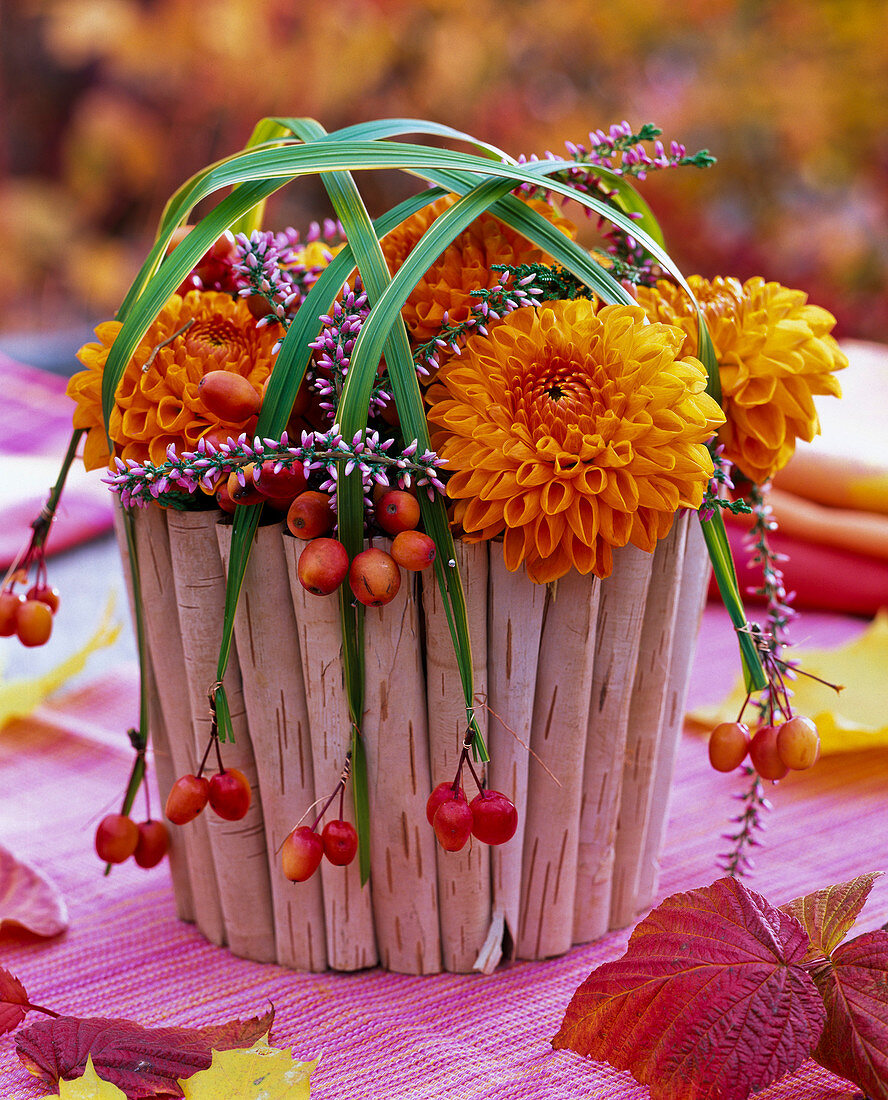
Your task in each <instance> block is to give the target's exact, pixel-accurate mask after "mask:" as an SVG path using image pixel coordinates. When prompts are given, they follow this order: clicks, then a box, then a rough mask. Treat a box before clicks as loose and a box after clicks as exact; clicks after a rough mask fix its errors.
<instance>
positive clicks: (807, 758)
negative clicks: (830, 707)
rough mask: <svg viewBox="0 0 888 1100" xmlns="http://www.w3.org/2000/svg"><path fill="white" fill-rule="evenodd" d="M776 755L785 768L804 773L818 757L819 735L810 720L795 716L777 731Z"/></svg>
mask: <svg viewBox="0 0 888 1100" xmlns="http://www.w3.org/2000/svg"><path fill="white" fill-rule="evenodd" d="M777 753H778V755H779V757H780V759H781V760H782V761H783V763H784V764H785V765H786V766H787V768H791V769H792V770H793V771H805V769H806V768H810V767H811V766H812V765H814V764H816V763H817V760H818V758H819V757H820V735H819V734H818V732H817V727H816V726H815V725H814V723H813V722H812V721H811V719H810V718H805V717H804V716H803V715H801V714H796V715H795V716H794V717H793V718H790V719H789V720H788V721H786V722H784V723H783V725H782V726H780V727H778V729H777Z"/></svg>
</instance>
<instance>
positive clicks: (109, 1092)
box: [41, 1055, 307, 1100]
mask: <svg viewBox="0 0 888 1100" xmlns="http://www.w3.org/2000/svg"><path fill="white" fill-rule="evenodd" d="M306 1095H307V1094H306ZM41 1100H126V1093H125V1092H121V1091H120V1089H119V1088H118V1087H117V1085H112V1084H111V1082H110V1081H103V1080H102V1078H101V1077H99V1075H98V1074H97V1073H96V1070H95V1066H94V1065H93V1061H92V1055H89V1056H87V1059H86V1069H85V1070H84V1072H83V1076H82V1077H77V1078H75V1080H73V1081H59V1091H58V1092H57V1093H53V1095H52V1096H43V1097H41Z"/></svg>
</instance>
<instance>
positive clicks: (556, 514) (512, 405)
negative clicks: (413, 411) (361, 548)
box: [428, 300, 724, 583]
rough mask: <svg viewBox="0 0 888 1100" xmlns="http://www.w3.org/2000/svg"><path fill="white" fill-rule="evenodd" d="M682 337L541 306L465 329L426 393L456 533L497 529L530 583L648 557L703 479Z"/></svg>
mask: <svg viewBox="0 0 888 1100" xmlns="http://www.w3.org/2000/svg"><path fill="white" fill-rule="evenodd" d="M682 342H683V334H682V332H681V331H680V330H679V329H675V328H671V327H669V326H668V325H661V324H646V323H645V317H644V311H643V310H642V309H641V308H640V307H639V306H605V307H604V308H603V309H600V310H598V311H597V312H596V306H595V305H594V304H593V303H592V302H590V301H588V300H578V301H574V302H548V303H546V304H545V305H543V306H540V307H539V308H534V307H528V308H525V309H518V310H515V311H514V312H513V313H510V314H508V315H507V316H506V317H505V318H504V319H503V320H502V322H501V323H500V324H498V325H497V326H496V327H495V328H492V329H491V330H490V334H489V335H488V336H486V337H484V336H480V335H479V336H474V337H472V339H470V340H469V341H468V343H467V345H466V349H465V352H464V353H463V355H462V357H461V358H459V359H453V360H451V361H450V362H449V363H448V364H446V365H445V366H443V367H442V368H441V370H440V371H439V373H438V378H437V382H436V384H435V385H433V386H432V387H431V389H430V390H429V401H430V405H431V407H430V410H429V414H428V418H429V421H430V422H431V423H433V424H435V425H438V427H439V429H440V430H438V431H436V432H435V434H434V436H433V446H434V447H435V449H436V450H437V451H438V453H439V455H440V456H441V457H442V458H444V459H445V460H446V465H445V467H444V469H445V470H451V471H453V473H452V475H451V477H450V479H449V480H448V482H447V493H448V496H450V497H452V498H453V499H455V500H456V501H457V505H456V508H455V518H456V519H457V521H458V522H459V523H460V524H461V525H462V527H463V529H464V530H465V532H466V535H467V537H468V538H469V539H474V540H477V539H490V538H494V537H496V536H498V535H503V540H504V542H503V553H504V558H505V562H506V565H507V567H508V568H509V569H511V570H513V571H514V570H517V569H518V568H519V566H520V565H521V563H522V562H524V563H525V565H526V568H527V573H528V576H530V578H531V579H532V580H534V581H537V582H540V583H542V582H544V581H552V580H555V579H556V578H558V577H561V576H563V575H564V574H565V573H566V572H567V571H568V570H569V569H571V568H572V567H573V568H575V569H577V570H579V572H581V573H589V572H592V573H595V575H596V576H599V577H606V576H607V575H608V574H609V573H610V572H611V569H612V556H611V548H612V547H614V546H625V545H626V543H628V542H631V543H633V544H634V545H636V546H638V547H640V548H641V549H643V550H646V551H649V552H650V551H652V550H653V549H654V546H655V545H656V542H657V540H658V539H661V538H663V536H664V535H666V534H667V533H668V532H669V529H670V527H671V526H672V519H673V516H674V514H675V511H676V510H677V509H678V508H682V507H687V508H697V507H699V505H700V502H701V499H702V496H703V492H704V490H705V488H706V486H707V484H708V481H709V478H710V476H711V473H712V461H711V458H710V455H709V452H708V450H707V449H706V447H705V446H704V441H705V440H707V439H708V438H709V437H710V436H711V435H712V433H713V432H714V430H715V429H716V428H717V427H718V425H719V424H721V423H722V422H723V420H724V417H723V416H722V414H721V411H720V409H719V407H718V405H717V404H716V403H715V402H714V401H713V400H712V398H711V397H709V395H708V394H707V393H706V392H705V385H706V376H705V372H704V370H703V366H702V364H701V363H699V362H698V361H697V360H696V359H694V358H691V357H686V358H679V356H680V354H681V352H680V349H681V346H682Z"/></svg>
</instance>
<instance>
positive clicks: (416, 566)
mask: <svg viewBox="0 0 888 1100" xmlns="http://www.w3.org/2000/svg"><path fill="white" fill-rule="evenodd" d="M437 552H438V551H437V548H436V546H435V543H434V541H433V540H432V539H431V538H429V536H428V535H426V534H424V533H423V532H422V531H401V532H399V534H397V535H395V537H394V539H393V540H392V550H391V554H392V557H393V558H394V559H395V561H396V562H397V563H398V565H400V566H401V568H402V569H409V570H410V571H411V572H414V573H417V572H419V570H421V569H427V568H428V567H429V566H430V565H431V564H432V562H433V561H434V560H435V555H436V554H437Z"/></svg>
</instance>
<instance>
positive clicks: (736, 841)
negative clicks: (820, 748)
mask: <svg viewBox="0 0 888 1100" xmlns="http://www.w3.org/2000/svg"><path fill="white" fill-rule="evenodd" d="M770 487H771V485H770V482H765V483H764V484H762V485H751V486H750V489H749V492H748V498H749V502H750V504H751V511H752V513H753V516H754V520H753V524H752V527H751V528H750V530H749V532H748V533H747V535H746V536H745V541H746V545H747V546H748V547H749V549H750V550H751V551H752V556H751V558H750V565H753V566H758V567H759V568H760V569H761V571H762V583H761V586H760V587H758V588H751V589H750V590H749V591H750V593H751V594H754V595H757V596H763V597H764V598H765V602H766V612H765V614H766V618H767V624H766V626H765V628H764V629H761V628H759V627H758V626H757V625H756V624H752V626H751V629H752V630H753V632H754V634H755V638H756V645H757V646H758V647H759V648H760V650H761V652H762V658H763V661H764V664H765V668H770V669H774V670H776V672H775V673H774V674H773V675H776V678H777V680H778V681H779V683H774V682H770V683H769V685H768V687H767V688H766V689H765V691H763V692H762V693H761V695H760V697H759V698H758V699H757V700H753V701H752V705H753V706H754V707H755V708H756V710H757V712H758V713H757V716H756V720H755V728H756V729H760V728H761V727H762V726H768V725H774V724H776V723H777V722H779V721H781V719H782V717H786V716H785V715H783V710H785V709H788V700H789V697H790V696H791V694H792V693H791V691H790V690H789V688H788V687H787V684H786V681H787V680H794V679H795V673H794V671H793V669H794V668H795V667H797V665H798V662H797V661H789V660H786V658H784V657H782V656H781V654H782V652H783V650H784V648H785V647H786V646H788V645H789V644H790V642H789V639H788V637H787V635H786V630H787V627H788V626H789V623H790V622H791V621H792V620H793V619H794V618H795V614H796V612H795V610H794V609H793V607H792V599H793V596H794V593H792V592H790V593H787V591H786V586H785V583H784V578H783V570H782V569H781V568H780V566H781V563H782V562H784V561H786V555H785V554H779V553H777V552H776V551H775V550H774V549H773V548H772V547H771V545H770V536H771V534H772V533H773V532H774V531H776V530H777V521H776V519H775V518H774V513H773V509H772V508H771V505H770V504H769V503H768V491H769V490H770ZM771 678H772V676H771V674H769V680H771ZM781 699H782V700H784V701H785V702H783V703H782V704H781ZM781 705H782V709H781ZM743 774H744V776H745V778H746V779H747V781H748V783H749V786H748V788H747V790H746V791H745V792H744V793H742V794H738V795H735V796H734V797H735V798H737V799H739V800H741V801H742V802H743V804H744V809H743V811H742V813H740V814H738V815H737V816H736V817H734V818H732V821H733V822H734V823H735V824H736V825H738V826H739V828H738V830H737V832H736V833H726V834H724V835H725V839H726V840H730V841H731V849H730V851H728V852H726V853H724V854H723V855H722V856H720V858H719V865H720V866H721V868H722V869H723V870H724V871H726V872H727V873H728V874H729V875H733V876H735V877H739V876H742V875H744V874H748V873H749V872H750V871H751V870H752V869H753V867H754V864H753V861H752V860H751V859H750V858H749V855H748V850H749V849H750V848H752V847H756V846H758V845H759V844H760V843H761V842H760V841H759V840H758V838H757V834H758V833H760V832H762V831H763V830H764V828H765V824H764V821H763V820H762V817H763V815H764V813H766V812H767V811H768V810H770V809H771V803H770V802H769V801H768V799H767V798H765V794H764V786H763V784H762V781H761V779H760V777H759V776H758V774H757V773H756V771H755V769H754V768H752V767H751V766H750V765H748V764H746V765H744V766H743Z"/></svg>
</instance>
